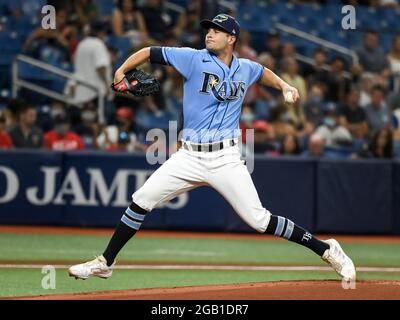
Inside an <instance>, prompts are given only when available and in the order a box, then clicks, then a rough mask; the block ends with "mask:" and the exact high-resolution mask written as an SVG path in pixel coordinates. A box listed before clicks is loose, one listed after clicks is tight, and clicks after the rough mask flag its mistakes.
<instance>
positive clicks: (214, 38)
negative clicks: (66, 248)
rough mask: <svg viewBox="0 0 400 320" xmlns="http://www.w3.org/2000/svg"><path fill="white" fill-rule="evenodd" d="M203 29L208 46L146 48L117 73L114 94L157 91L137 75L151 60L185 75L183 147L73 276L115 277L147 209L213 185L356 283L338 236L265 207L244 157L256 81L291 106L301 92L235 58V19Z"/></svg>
mask: <svg viewBox="0 0 400 320" xmlns="http://www.w3.org/2000/svg"><path fill="white" fill-rule="evenodd" d="M201 26H202V27H203V28H205V29H206V30H207V34H206V38H205V46H206V47H205V49H202V50H195V49H191V48H173V47H147V48H143V49H141V50H140V51H138V52H136V53H134V54H133V55H131V56H130V57H129V58H128V59H127V60H126V61H125V62H124V63H123V64H122V65H121V67H120V68H119V69H118V70H117V71H116V73H115V77H114V84H113V88H114V90H116V91H119V92H122V93H130V94H136V95H146V94H151V93H152V92H155V91H156V90H158V88H159V86H158V83H156V81H155V79H153V78H152V77H151V76H147V77H146V76H143V75H140V74H139V76H135V73H137V72H138V70H137V69H136V67H137V66H139V65H141V64H142V63H144V62H146V61H149V60H150V62H151V63H158V64H163V65H168V66H172V67H174V68H175V69H176V70H177V71H178V72H179V73H180V74H181V75H182V76H183V77H184V96H183V115H184V126H183V134H182V139H181V140H182V147H181V148H180V149H179V150H178V151H177V152H175V153H174V154H173V155H172V156H171V157H170V158H169V159H168V160H167V161H166V162H165V163H164V164H163V165H162V166H161V167H160V168H159V169H158V170H156V171H155V172H154V173H153V174H152V175H151V176H150V177H149V179H148V180H147V181H146V182H145V184H144V185H143V186H142V187H141V188H140V189H139V190H137V191H136V192H135V193H134V194H133V195H132V202H131V204H130V205H129V207H128V208H127V209H126V211H125V213H124V214H123V216H122V218H121V221H120V222H119V224H118V225H117V227H116V230H115V232H114V234H113V236H112V238H111V240H110V242H109V244H108V246H107V248H106V250H105V251H104V253H103V254H102V255H101V256H99V257H97V258H96V259H94V260H92V261H89V262H86V263H83V264H78V265H75V266H72V267H70V268H69V274H70V275H71V276H73V277H75V278H79V279H87V278H88V277H90V276H97V277H101V278H109V277H110V276H111V275H112V272H113V267H114V265H115V258H116V256H117V254H118V253H119V251H120V250H121V249H122V248H123V246H124V245H125V244H126V243H127V242H128V241H129V240H130V239H131V238H132V237H133V236H134V235H135V233H136V232H137V231H138V230H139V228H140V226H141V224H142V223H143V221H144V220H145V217H146V214H147V213H148V212H150V211H151V210H153V208H155V207H157V206H158V205H159V204H160V203H162V202H164V201H168V200H170V199H172V198H174V197H176V196H178V195H179V194H181V193H183V192H187V191H189V190H192V189H194V188H196V187H198V186H204V185H207V186H211V187H212V188H214V189H215V190H217V191H218V192H219V193H220V194H221V195H222V196H223V197H224V198H225V199H226V201H228V202H229V203H230V204H231V205H232V207H233V208H234V210H235V211H236V212H237V214H238V215H239V216H240V217H241V218H242V219H243V220H244V221H245V222H246V223H247V224H248V225H249V226H251V227H252V228H254V229H255V230H257V231H258V232H260V233H267V234H274V235H275V236H278V237H283V238H285V239H287V240H289V241H293V242H296V243H298V244H300V245H303V246H305V247H307V248H309V249H311V250H312V251H314V252H315V253H316V254H318V255H319V256H320V257H321V258H322V259H323V260H324V261H326V262H327V263H329V264H330V265H331V266H332V268H333V269H334V270H335V271H336V272H337V273H339V275H340V276H341V277H342V278H343V279H346V280H348V281H351V280H355V278H356V270H355V267H354V264H353V262H352V260H351V259H350V258H349V257H348V256H347V255H346V254H345V253H344V251H343V250H342V248H341V247H340V245H339V243H338V242H337V241H336V240H335V239H329V240H325V241H324V240H319V239H317V238H316V237H315V236H313V235H312V234H311V233H309V232H308V231H306V230H304V229H303V228H301V227H300V226H298V225H296V224H295V223H294V222H292V221H291V220H289V219H287V218H284V217H281V216H278V215H274V214H271V212H269V211H268V210H267V209H266V208H264V207H263V205H262V204H261V202H260V199H259V197H258V194H257V191H256V189H255V187H254V184H253V181H252V179H251V176H250V174H249V172H248V170H247V167H246V166H245V164H244V161H242V160H241V158H240V152H239V147H238V136H239V135H240V131H239V130H238V129H239V117H240V112H241V107H242V103H243V99H244V97H245V95H246V92H247V90H248V88H249V87H250V86H251V85H252V84H253V83H255V82H259V83H261V84H263V85H267V86H271V87H274V88H277V89H279V90H281V91H282V94H283V96H284V99H285V101H286V102H287V103H294V102H296V101H297V100H298V99H299V94H298V91H297V89H296V88H294V87H291V86H290V85H288V84H287V83H286V82H284V81H283V80H282V79H281V78H280V77H278V76H277V75H276V74H274V73H273V72H272V71H271V70H269V69H267V68H265V67H263V66H262V65H260V64H259V63H256V62H253V61H250V60H247V59H239V58H237V57H236V56H235V55H234V54H233V51H234V48H235V43H236V41H237V39H238V36H239V33H240V26H239V24H238V22H237V21H236V20H235V18H233V17H231V16H229V15H227V14H219V15H217V16H216V17H215V18H214V19H213V20H203V21H201Z"/></svg>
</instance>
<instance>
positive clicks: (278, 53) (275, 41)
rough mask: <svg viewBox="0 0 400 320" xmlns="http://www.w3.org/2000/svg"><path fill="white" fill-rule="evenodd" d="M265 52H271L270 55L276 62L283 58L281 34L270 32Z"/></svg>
mask: <svg viewBox="0 0 400 320" xmlns="http://www.w3.org/2000/svg"><path fill="white" fill-rule="evenodd" d="M263 51H265V52H269V54H270V55H271V56H272V57H273V58H274V59H275V61H279V60H280V59H281V57H282V43H281V40H280V37H279V33H278V32H276V31H274V30H273V31H270V32H269V33H268V35H267V37H266V38H265V48H264V50H263Z"/></svg>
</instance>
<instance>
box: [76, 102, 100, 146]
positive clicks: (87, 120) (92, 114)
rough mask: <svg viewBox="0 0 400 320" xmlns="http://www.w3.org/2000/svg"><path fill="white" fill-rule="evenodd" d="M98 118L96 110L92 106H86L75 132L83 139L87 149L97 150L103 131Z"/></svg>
mask: <svg viewBox="0 0 400 320" xmlns="http://www.w3.org/2000/svg"><path fill="white" fill-rule="evenodd" d="M97 118H98V117H97V111H96V108H94V107H93V106H91V105H87V106H85V107H84V108H83V109H82V112H81V113H80V123H79V124H78V125H77V126H76V128H75V129H74V131H75V132H76V133H77V134H78V135H79V136H80V137H81V138H82V140H83V142H84V144H85V148H94V149H96V148H97V145H96V143H97V137H98V136H99V134H100V132H101V129H102V125H101V124H100V123H99V122H98V119H97Z"/></svg>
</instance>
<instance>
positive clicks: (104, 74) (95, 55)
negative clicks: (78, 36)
mask: <svg viewBox="0 0 400 320" xmlns="http://www.w3.org/2000/svg"><path fill="white" fill-rule="evenodd" d="M87 32H88V34H87V36H85V38H84V39H83V40H82V41H81V42H80V43H79V45H78V48H77V50H76V56H75V63H74V68H75V75H76V77H78V78H80V79H82V80H84V81H85V83H88V84H92V85H94V86H97V87H98V89H99V90H100V92H101V95H102V96H109V95H110V94H111V89H110V83H111V82H112V74H111V72H112V67H111V57H110V53H109V52H108V49H107V47H106V45H105V43H104V40H103V37H104V36H105V31H104V25H103V23H102V22H99V21H97V22H94V23H92V24H91V25H90V26H88V30H87ZM68 85H69V90H70V95H71V96H73V97H74V101H75V103H76V104H85V103H89V102H91V101H94V100H97V97H98V92H96V91H95V90H93V89H91V88H88V87H86V86H84V85H82V84H73V83H71V82H70V83H69V84H68ZM96 104H97V103H96Z"/></svg>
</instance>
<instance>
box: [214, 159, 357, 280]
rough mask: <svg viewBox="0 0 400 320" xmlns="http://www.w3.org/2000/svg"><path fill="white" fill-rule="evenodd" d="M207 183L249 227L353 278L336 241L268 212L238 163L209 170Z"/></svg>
mask: <svg viewBox="0 0 400 320" xmlns="http://www.w3.org/2000/svg"><path fill="white" fill-rule="evenodd" d="M208 182H209V184H210V185H211V186H212V187H213V188H214V189H216V190H217V191H218V192H219V193H220V194H221V195H222V196H223V197H224V198H225V199H226V200H227V201H228V202H229V203H230V204H231V206H232V207H233V209H234V210H235V211H236V212H237V214H238V215H239V216H240V217H241V218H242V219H243V220H244V221H245V222H246V223H247V224H248V225H249V226H251V227H252V228H254V229H255V230H257V231H258V232H262V233H267V234H273V235H275V236H278V237H282V238H285V239H287V240H289V241H292V242H295V243H298V244H300V245H302V246H305V247H307V248H309V249H311V250H312V251H314V252H315V253H316V254H318V255H319V256H320V257H321V258H322V259H323V260H325V261H326V262H328V263H329V264H330V265H331V266H332V267H333V269H334V270H335V271H336V272H338V273H339V274H340V275H341V276H342V277H343V278H345V279H346V280H355V277H356V271H355V267H354V264H353V262H352V261H351V259H350V258H349V257H348V256H347V255H346V254H345V253H344V251H343V249H342V248H341V247H340V245H339V243H338V242H337V241H336V240H334V239H329V240H327V241H321V240H319V239H317V238H316V237H315V236H314V235H312V234H311V233H310V232H308V231H307V230H305V229H303V228H302V227H300V226H298V225H296V224H295V223H293V221H291V220H289V219H287V218H284V217H281V216H276V215H272V214H271V213H270V212H269V211H268V210H267V209H265V208H264V207H263V206H262V204H261V201H260V199H259V197H258V193H257V190H256V188H255V186H254V183H253V180H252V179H251V176H250V173H249V172H248V170H247V168H246V166H245V165H244V164H243V163H242V162H239V161H238V162H232V163H228V164H225V165H224V166H222V167H221V168H220V169H219V170H217V171H215V172H212V173H210V175H209V181H208Z"/></svg>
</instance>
